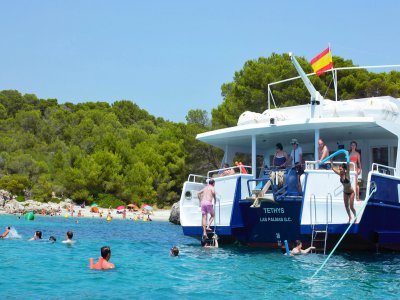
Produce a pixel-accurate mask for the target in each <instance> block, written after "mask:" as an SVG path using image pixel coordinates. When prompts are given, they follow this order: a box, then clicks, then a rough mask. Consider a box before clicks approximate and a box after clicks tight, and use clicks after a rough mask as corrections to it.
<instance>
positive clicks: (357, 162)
mask: <svg viewBox="0 0 400 300" xmlns="http://www.w3.org/2000/svg"><path fill="white" fill-rule="evenodd" d="M350 147H351V150H350V151H349V154H350V161H351V162H352V163H354V166H355V168H356V199H357V201H359V200H360V187H359V186H358V176H359V175H361V156H360V153H359V152H358V151H357V143H356V142H355V141H352V142H351V143H350ZM351 168H352V169H351V171H353V165H351Z"/></svg>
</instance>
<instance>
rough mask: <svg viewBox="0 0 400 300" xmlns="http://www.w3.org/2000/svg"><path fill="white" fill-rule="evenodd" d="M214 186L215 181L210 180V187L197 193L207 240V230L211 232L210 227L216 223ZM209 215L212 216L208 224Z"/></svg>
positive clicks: (204, 235) (204, 234)
mask: <svg viewBox="0 0 400 300" xmlns="http://www.w3.org/2000/svg"><path fill="white" fill-rule="evenodd" d="M214 186H215V181H214V179H210V180H209V182H208V185H207V186H206V187H204V188H203V189H202V190H201V191H200V192H198V193H197V197H198V198H199V201H200V206H201V214H202V226H203V237H205V238H207V230H210V231H211V228H210V225H211V224H212V222H213V221H214V208H213V203H212V200H213V199H214V204H215V203H216V202H217V197H216V195H215V188H214ZM208 214H210V219H209V221H208V223H207V218H208ZM207 224H208V226H207Z"/></svg>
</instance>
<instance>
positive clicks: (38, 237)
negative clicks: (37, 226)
mask: <svg viewBox="0 0 400 300" xmlns="http://www.w3.org/2000/svg"><path fill="white" fill-rule="evenodd" d="M41 239H42V232H41V231H40V230H37V231H35V234H34V235H33V237H31V238H30V239H29V240H30V241H37V240H41Z"/></svg>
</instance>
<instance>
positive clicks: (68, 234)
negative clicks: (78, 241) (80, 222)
mask: <svg viewBox="0 0 400 300" xmlns="http://www.w3.org/2000/svg"><path fill="white" fill-rule="evenodd" d="M73 236H74V233H73V232H72V231H71V230H68V231H67V238H69V239H70V240H71V239H72V237H73Z"/></svg>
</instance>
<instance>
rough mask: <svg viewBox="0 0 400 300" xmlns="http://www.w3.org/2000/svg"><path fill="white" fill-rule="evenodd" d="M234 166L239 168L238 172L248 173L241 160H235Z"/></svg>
mask: <svg viewBox="0 0 400 300" xmlns="http://www.w3.org/2000/svg"><path fill="white" fill-rule="evenodd" d="M235 166H236V167H238V168H239V171H240V173H242V174H248V173H247V170H246V168H245V167H244V166H243V164H242V162H241V161H239V162H238V161H235Z"/></svg>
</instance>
